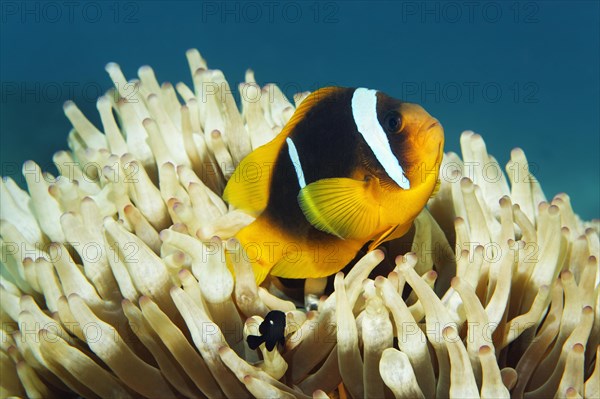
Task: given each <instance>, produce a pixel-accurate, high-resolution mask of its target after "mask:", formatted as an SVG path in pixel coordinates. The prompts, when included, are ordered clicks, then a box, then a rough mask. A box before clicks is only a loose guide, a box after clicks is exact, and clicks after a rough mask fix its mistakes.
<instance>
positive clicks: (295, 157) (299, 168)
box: [285, 137, 306, 189]
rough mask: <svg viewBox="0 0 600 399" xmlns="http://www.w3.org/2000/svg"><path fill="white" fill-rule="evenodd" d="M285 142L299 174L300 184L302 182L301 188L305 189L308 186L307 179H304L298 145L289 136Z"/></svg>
mask: <svg viewBox="0 0 600 399" xmlns="http://www.w3.org/2000/svg"><path fill="white" fill-rule="evenodd" d="M285 142H286V143H287V145H288V153H289V154H290V159H291V160H292V164H293V165H294V170H296V176H298V184H300V189H303V188H304V187H306V181H305V180H304V171H303V170H302V164H300V157H299V156H298V150H296V145H295V144H294V142H293V141H292V139H291V138H289V137H288V138H287V139H285Z"/></svg>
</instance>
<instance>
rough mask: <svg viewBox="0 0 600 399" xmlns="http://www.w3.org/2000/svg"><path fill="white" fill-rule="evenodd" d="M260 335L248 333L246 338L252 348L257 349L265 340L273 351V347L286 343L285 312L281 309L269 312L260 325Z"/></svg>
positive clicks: (268, 348) (268, 347)
mask: <svg viewBox="0 0 600 399" xmlns="http://www.w3.org/2000/svg"><path fill="white" fill-rule="evenodd" d="M258 332H259V333H260V336H259V335H248V338H247V339H246V340H247V342H248V346H249V347H250V349H256V348H258V347H259V346H260V344H262V343H263V342H264V343H266V345H265V346H266V347H267V350H269V351H272V350H273V348H275V346H276V345H277V343H280V344H281V345H283V344H284V343H285V313H283V312H281V311H279V310H272V311H270V312H269V313H267V316H266V317H265V320H264V321H263V322H262V323H260V327H258Z"/></svg>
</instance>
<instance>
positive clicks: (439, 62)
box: [0, 1, 600, 219]
mask: <svg viewBox="0 0 600 399" xmlns="http://www.w3.org/2000/svg"><path fill="white" fill-rule="evenodd" d="M0 4H1V6H0V7H1V10H0V11H1V14H0V33H1V34H0V51H1V53H0V80H1V81H2V87H1V89H0V94H1V99H0V100H1V101H0V112H1V113H0V137H1V144H0V148H1V150H0V156H1V159H0V163H1V167H2V171H1V174H2V175H10V176H12V177H13V178H16V179H18V180H19V181H22V179H21V178H20V168H21V165H22V163H23V161H25V160H26V159H33V160H35V161H36V162H37V163H39V164H40V165H41V166H42V168H43V169H46V170H50V171H54V170H55V169H54V167H53V165H52V163H51V157H52V154H53V153H54V152H56V151H58V150H61V149H64V148H66V135H67V133H68V131H69V129H70V125H69V122H68V121H67V119H66V117H64V115H63V113H62V103H63V102H64V101H65V100H67V99H73V100H74V101H75V102H76V103H77V105H78V106H79V107H80V108H81V109H82V110H83V111H84V113H85V114H86V115H87V116H88V117H89V118H90V120H91V121H92V122H94V123H95V124H96V125H97V126H100V123H99V117H98V115H97V111H96V108H95V107H96V105H95V99H96V97H97V95H98V94H100V93H101V92H102V91H104V90H106V89H108V88H109V87H110V86H111V82H110V79H109V78H108V75H107V74H106V73H105V71H104V65H105V64H106V63H107V62H109V61H114V62H117V63H119V64H120V65H121V67H122V69H123V71H124V72H125V74H126V76H127V77H129V78H133V77H135V76H136V73H137V68H138V67H139V66H141V65H145V64H148V65H151V66H152V67H153V68H154V70H155V72H156V74H157V77H158V79H159V81H161V82H162V81H171V82H173V83H176V82H178V81H184V82H186V83H188V84H190V85H191V77H190V74H189V70H188V66H187V62H186V59H185V51H186V50H187V49H188V48H191V47H196V48H198V49H199V50H200V52H201V53H202V55H203V56H204V58H205V59H207V60H208V64H209V67H211V68H218V69H221V70H223V71H224V73H225V75H226V77H227V78H228V80H229V82H230V83H231V85H232V87H236V86H237V83H239V82H241V81H243V79H244V72H245V70H246V68H252V69H254V70H255V72H256V77H257V80H258V82H259V83H260V84H265V83H269V82H275V83H277V84H279V85H281V87H282V88H283V90H284V92H285V93H286V94H288V95H289V96H291V95H292V94H293V93H294V92H296V91H298V90H314V89H315V88H318V87H321V86H325V85H331V84H334V85H340V86H364V87H369V88H376V89H379V90H382V91H385V92H387V93H388V94H390V95H392V96H395V97H399V98H404V99H405V100H407V101H411V102H418V103H421V104H422V105H423V106H424V107H425V108H426V109H427V110H428V111H430V113H431V114H433V115H434V116H436V117H437V118H438V119H439V120H440V121H441V122H442V124H443V125H444V127H445V130H446V150H447V151H455V152H459V151H460V148H459V135H460V133H461V132H462V131H463V130H467V129H470V130H474V131H475V132H478V133H480V134H482V135H483V136H484V139H485V141H486V143H487V147H488V150H489V151H490V152H491V153H492V154H493V155H494V156H496V158H497V159H498V160H499V161H500V163H501V164H502V165H504V164H505V163H506V161H507V160H508V158H509V154H510V150H511V149H512V148H514V147H517V146H518V147H521V148H523V149H524V151H525V153H526V155H527V157H528V160H529V162H530V163H531V165H532V168H533V170H534V171H535V173H536V176H537V177H538V178H539V180H540V181H541V183H542V187H543V188H544V191H545V193H546V196H547V197H548V198H552V196H554V195H555V194H556V193H559V192H567V193H568V194H569V195H570V196H571V199H572V203H573V206H574V208H575V211H576V212H577V213H579V214H580V215H581V216H582V217H583V218H585V219H591V218H597V217H599V216H600V209H599V207H600V205H599V202H600V196H599V190H600V188H599V187H600V183H599V160H598V154H599V148H600V143H599V137H600V120H599V119H600V118H599V114H600V111H599V110H600V94H599V93H600V84H599V80H600V62H599V60H600V2H598V1H527V2H514V1H489V2H481V3H477V2H452V1H451V2H446V1H427V2H423V1H386V2H378V1H369V2H367V1H344V2H338V1H326V2H313V1H306V2H305V1H292V2H279V1H256V2H227V3H224V2H214V1H208V2H207V1H205V2H192V1H169V2H167V1H147V2H138V1H132V2H130V1H123V2H113V1H103V2H77V1H75V2H60V1H59V2H52V1H50V2H37V1H30V2H26V3H25V2H21V1H18V2H11V1H3V2H2V3H0Z"/></svg>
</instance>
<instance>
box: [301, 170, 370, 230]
mask: <svg viewBox="0 0 600 399" xmlns="http://www.w3.org/2000/svg"><path fill="white" fill-rule="evenodd" d="M378 187H379V184H378V183H377V181H376V179H375V178H371V179H369V180H363V181H361V180H355V179H349V178H331V179H322V180H318V181H316V182H314V183H311V184H309V185H307V186H306V187H304V188H303V189H302V190H300V193H299V194H298V203H299V204H300V208H301V209H302V212H303V213H304V216H306V219H307V220H308V221H309V222H310V224H312V225H313V226H315V227H316V228H317V229H319V230H321V231H324V232H326V233H329V234H333V235H335V236H338V237H340V238H343V239H347V238H365V239H368V238H371V237H372V236H373V233H375V232H376V231H377V228H378V227H379V192H378Z"/></svg>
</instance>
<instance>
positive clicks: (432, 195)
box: [429, 177, 442, 198]
mask: <svg viewBox="0 0 600 399" xmlns="http://www.w3.org/2000/svg"><path fill="white" fill-rule="evenodd" d="M441 186H442V181H441V180H440V178H439V177H438V179H437V181H436V182H435V187H434V188H433V192H432V193H431V195H430V196H429V198H433V197H435V196H436V195H437V193H438V192H439V191H440V187H441Z"/></svg>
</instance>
